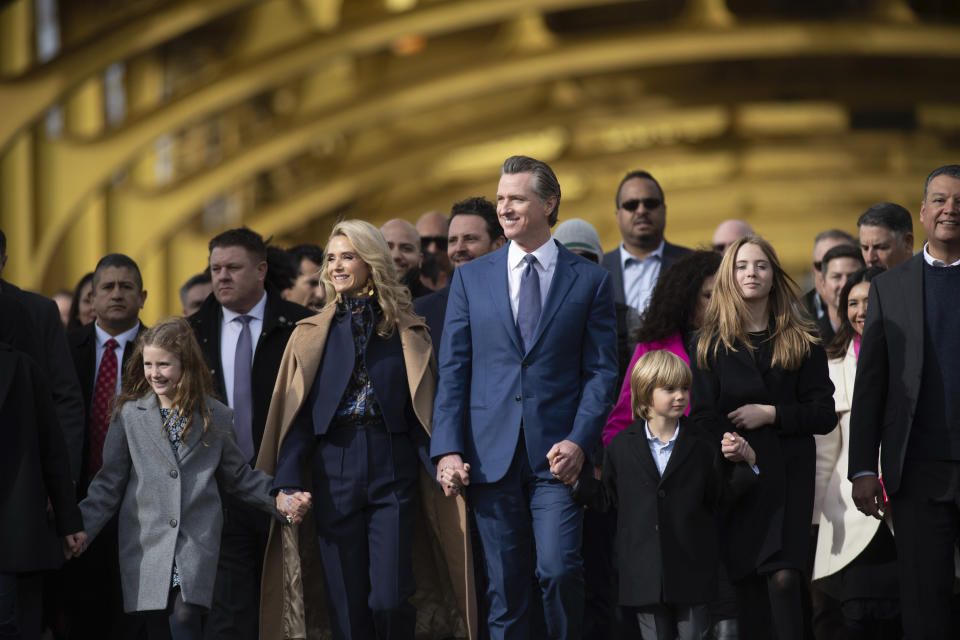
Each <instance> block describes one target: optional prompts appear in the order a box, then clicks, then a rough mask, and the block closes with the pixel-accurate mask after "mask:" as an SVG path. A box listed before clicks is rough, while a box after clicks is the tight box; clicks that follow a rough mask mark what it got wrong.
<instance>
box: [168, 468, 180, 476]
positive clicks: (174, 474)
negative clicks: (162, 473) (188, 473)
mask: <svg viewBox="0 0 960 640" xmlns="http://www.w3.org/2000/svg"><path fill="white" fill-rule="evenodd" d="M178 475H180V474H178V473H177V470H176V469H174V470H173V471H171V472H170V477H171V478H176V477H177V476H178Z"/></svg>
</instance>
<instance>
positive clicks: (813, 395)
mask: <svg viewBox="0 0 960 640" xmlns="http://www.w3.org/2000/svg"><path fill="white" fill-rule="evenodd" d="M794 286H795V285H794V283H793V280H791V279H790V276H788V275H787V273H786V272H785V271H784V270H783V268H782V267H781V266H780V261H779V259H778V258H777V254H776V252H775V251H774V250H773V247H771V246H770V244H769V243H768V242H766V241H765V240H763V239H762V238H759V237H757V236H747V237H746V238H742V239H740V240H738V241H736V242H734V243H733V244H731V245H730V246H729V247H728V248H727V250H726V253H724V256H723V262H722V263H721V264H720V269H719V270H718V271H717V280H716V284H715V286H714V290H713V297H712V298H711V299H710V304H709V305H708V307H707V312H706V315H705V317H704V321H703V326H702V327H701V330H700V336H699V338H698V341H697V353H696V358H695V359H694V361H695V362H694V369H693V389H692V391H691V394H690V395H691V398H692V401H693V409H692V411H691V417H692V418H693V421H694V422H695V423H696V424H698V425H699V426H700V427H701V428H703V429H705V430H706V431H707V432H708V433H711V434H713V435H715V436H716V437H720V436H721V435H722V434H724V433H725V432H730V433H733V434H734V436H733V438H734V439H739V438H744V439H746V440H747V442H749V443H750V446H752V447H753V450H754V451H755V452H756V457H757V466H758V467H759V471H760V474H759V482H757V484H756V485H755V487H754V488H753V490H752V491H751V492H749V493H748V494H746V495H745V496H743V497H742V498H741V499H740V500H738V501H737V502H736V503H735V504H734V505H733V506H732V507H731V508H730V509H729V510H728V512H727V513H726V514H725V516H724V518H723V521H722V524H721V530H720V531H721V540H722V547H723V548H724V554H725V556H726V565H727V571H728V573H729V575H730V579H731V581H732V582H733V584H734V587H735V588H736V591H737V600H738V604H739V620H738V627H739V637H740V638H741V639H742V640H754V639H756V640H761V639H762V640H766V639H767V638H770V637H773V635H774V633H773V632H775V634H776V637H777V638H779V639H780V640H793V639H796V640H799V639H800V638H802V637H803V627H804V623H803V607H802V592H803V589H804V578H803V574H804V573H805V572H806V571H807V566H808V563H809V544H810V535H809V533H810V520H811V517H812V513H813V484H814V469H815V463H816V446H815V444H814V441H813V435H814V434H816V433H821V434H823V433H828V432H829V431H830V430H831V429H833V428H834V427H835V426H836V421H837V418H836V415H835V414H834V409H833V396H832V393H833V385H832V384H830V378H829V375H828V373H827V356H826V353H825V352H824V350H823V347H821V346H820V345H819V338H817V336H816V328H815V327H814V325H813V323H812V322H810V321H809V320H807V319H806V318H804V317H803V316H802V315H801V314H800V311H799V309H800V304H799V302H798V300H797V295H796V293H795V291H794Z"/></svg>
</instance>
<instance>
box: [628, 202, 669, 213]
mask: <svg viewBox="0 0 960 640" xmlns="http://www.w3.org/2000/svg"><path fill="white" fill-rule="evenodd" d="M662 204H663V199H661V198H634V199H633V200H626V201H625V202H621V203H620V208H621V209H623V210H624V211H629V212H631V213H633V212H634V211H636V210H637V209H639V208H640V205H643V208H644V209H646V210H647V211H651V210H653V209H656V208H657V207H659V206H660V205H662Z"/></svg>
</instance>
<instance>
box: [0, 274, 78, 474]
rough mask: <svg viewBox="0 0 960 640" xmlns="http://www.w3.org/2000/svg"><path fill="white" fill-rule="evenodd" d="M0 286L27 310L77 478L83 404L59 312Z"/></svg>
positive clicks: (37, 298) (46, 302)
mask: <svg viewBox="0 0 960 640" xmlns="http://www.w3.org/2000/svg"><path fill="white" fill-rule="evenodd" d="M0 287H2V289H3V292H4V294H5V295H8V296H10V297H11V298H13V299H14V300H17V301H18V302H19V303H20V304H22V305H23V306H24V307H25V308H26V310H27V315H28V317H29V326H30V329H31V331H32V332H33V334H34V336H35V337H36V341H37V346H38V348H39V352H38V353H37V354H36V361H37V364H39V365H40V369H41V370H42V371H43V374H44V376H46V380H47V383H48V385H49V387H50V391H51V393H52V394H53V404H54V410H55V412H56V414H57V420H58V421H59V423H60V429H61V431H63V438H64V440H65V441H66V444H67V453H68V454H69V457H70V467H71V470H72V472H73V479H74V480H77V479H78V478H79V476H80V461H81V455H82V450H83V434H84V420H83V414H82V413H81V412H82V411H83V406H84V405H83V398H82V397H81V392H80V383H79V381H78V380H77V377H76V375H75V374H74V368H73V367H72V366H70V364H71V362H72V360H71V358H70V349H69V347H68V346H67V338H66V334H65V333H64V330H63V323H62V322H61V321H60V311H59V310H58V309H57V305H56V303H55V302H54V301H53V300H51V299H49V298H45V297H44V296H41V295H39V294H36V293H32V292H30V291H23V290H22V289H19V288H17V287H15V286H13V285H12V284H10V283H9V282H6V281H5V280H0Z"/></svg>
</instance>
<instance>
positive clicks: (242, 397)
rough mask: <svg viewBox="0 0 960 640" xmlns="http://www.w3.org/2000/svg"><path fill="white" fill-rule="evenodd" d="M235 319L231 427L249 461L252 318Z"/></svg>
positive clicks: (251, 403) (251, 415) (251, 438)
mask: <svg viewBox="0 0 960 640" xmlns="http://www.w3.org/2000/svg"><path fill="white" fill-rule="evenodd" d="M236 319H237V320H238V321H239V322H240V324H241V325H242V326H241V327H240V337H239V338H237V352H236V355H235V356H234V358H233V426H234V429H236V431H237V444H239V445H240V450H241V451H243V455H245V456H247V460H250V459H251V458H253V399H252V398H251V397H250V394H251V388H250V372H251V370H252V369H253V363H252V360H253V355H252V354H253V342H252V340H251V338H250V321H251V320H253V318H252V317H251V316H247V315H243V316H237V318H236Z"/></svg>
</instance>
